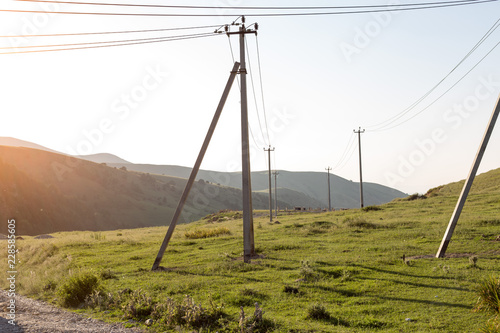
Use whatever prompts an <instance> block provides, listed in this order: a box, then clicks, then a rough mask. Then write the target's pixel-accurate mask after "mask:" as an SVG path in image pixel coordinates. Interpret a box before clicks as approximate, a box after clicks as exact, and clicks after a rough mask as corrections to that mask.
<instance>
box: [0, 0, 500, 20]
mask: <svg viewBox="0 0 500 333" xmlns="http://www.w3.org/2000/svg"><path fill="white" fill-rule="evenodd" d="M497 1H499V0H474V1H469V2H458V3H451V2H449V3H440V4H433V5H427V6H421V7H411V8H408V7H404V8H392V7H386V8H384V9H373V10H351V11H336V12H308V13H261V14H258V13H256V14H251V13H248V14H243V16H247V17H284V16H321V15H346V14H369V13H380V12H401V11H409V10H421V9H436V8H447V7H457V6H468V5H477V4H483V3H490V2H497ZM0 12H5V13H41V14H63V15H98V16H145V17H230V16H234V15H235V14H223V13H220V14H185V13H177V14H173V13H170V14H167V13H110V12H107V13H105V12H61V11H42V10H19V9H0Z"/></svg>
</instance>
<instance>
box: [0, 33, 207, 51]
mask: <svg viewBox="0 0 500 333" xmlns="http://www.w3.org/2000/svg"><path fill="white" fill-rule="evenodd" d="M209 35H213V34H212V33H201V34H191V35H179V36H163V37H151V38H138V39H125V40H113V41H99V42H83V43H70V44H53V45H29V46H8V47H0V50H4V49H26V48H50V47H68V46H83V45H100V44H116V43H131V42H143V41H155V40H165V41H166V40H169V39H175V40H177V39H178V38H182V37H206V36H209Z"/></svg>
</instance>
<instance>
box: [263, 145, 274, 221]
mask: <svg viewBox="0 0 500 333" xmlns="http://www.w3.org/2000/svg"><path fill="white" fill-rule="evenodd" d="M264 151H267V159H268V160H269V171H268V174H269V222H273V199H272V198H273V193H272V190H271V189H272V184H271V152H272V151H274V148H273V149H271V146H269V148H267V149H266V148H264Z"/></svg>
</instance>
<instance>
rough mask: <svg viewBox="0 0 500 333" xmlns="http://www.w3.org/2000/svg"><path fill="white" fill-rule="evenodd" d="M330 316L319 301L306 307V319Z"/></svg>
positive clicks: (323, 318) (321, 318) (320, 318)
mask: <svg viewBox="0 0 500 333" xmlns="http://www.w3.org/2000/svg"><path fill="white" fill-rule="evenodd" d="M330 318H331V315H330V313H329V312H328V311H327V310H326V308H325V307H324V306H323V305H321V304H319V303H315V304H313V305H311V306H310V307H309V308H308V309H307V317H306V319H315V320H329V319H330Z"/></svg>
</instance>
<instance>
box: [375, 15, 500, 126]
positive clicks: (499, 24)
mask: <svg viewBox="0 0 500 333" xmlns="http://www.w3.org/2000/svg"><path fill="white" fill-rule="evenodd" d="M498 27H500V19H498V20H497V21H496V22H495V23H494V24H493V25H492V26H491V27H490V29H489V30H488V31H487V32H486V33H485V34H484V35H483V36H482V37H481V39H480V40H479V41H478V42H477V43H476V44H475V45H474V46H473V47H472V49H471V50H470V51H469V52H468V53H467V54H466V55H465V56H464V57H463V58H462V59H461V60H460V61H459V62H458V64H457V65H455V66H454V67H453V68H452V69H451V71H450V72H448V74H446V75H445V76H444V77H443V78H442V79H441V80H440V81H439V82H438V83H437V84H435V85H434V86H433V87H432V88H431V89H430V90H429V91H427V92H426V93H425V94H424V95H422V96H421V97H420V98H419V99H417V100H416V101H415V102H413V103H412V104H411V105H410V106H408V107H407V108H406V109H404V110H403V111H401V112H399V113H398V114H396V115H394V116H392V117H390V118H389V119H387V120H385V121H383V122H381V123H378V124H375V125H372V126H368V130H369V131H371V132H378V131H385V130H389V129H392V128H395V127H397V126H400V125H402V124H404V123H406V122H407V121H409V120H410V119H413V118H415V117H416V116H417V115H419V114H421V113H422V112H423V111H425V110H427V109H428V108H429V107H430V106H431V105H433V104H434V103H435V102H437V100H439V99H440V98H441V97H442V96H444V95H445V94H446V93H447V92H448V91H450V90H451V88H453V87H455V86H456V85H457V84H458V83H459V82H460V81H461V80H462V79H463V78H464V77H465V76H466V75H467V74H468V73H470V72H471V71H472V69H474V68H475V67H477V66H478V65H479V63H480V62H482V61H483V59H484V58H486V56H487V55H489V54H490V53H491V52H492V51H493V49H495V48H496V47H497V46H498V44H497V45H495V46H494V47H493V49H491V50H490V51H489V52H488V53H487V54H486V56H484V57H483V58H482V59H481V60H480V61H479V62H478V63H476V65H474V66H473V67H472V69H471V70H469V71H468V72H467V73H466V74H465V75H464V76H462V77H461V78H460V79H459V80H458V81H457V82H455V84H453V85H452V87H451V88H449V89H448V90H446V92H445V93H444V94H442V95H440V97H438V98H437V99H435V100H434V101H433V102H432V103H431V104H429V105H427V106H426V107H425V108H424V109H422V110H420V111H419V112H417V113H416V114H414V115H413V116H411V117H410V118H407V119H405V120H403V121H401V122H399V123H398V124H396V125H393V126H390V127H388V126H389V125H391V124H393V123H395V122H396V121H398V120H399V119H401V118H402V117H404V116H405V115H407V114H408V113H409V112H410V111H412V110H413V109H415V107H416V106H417V105H419V104H420V103H421V102H423V101H424V100H425V98H427V97H428V96H429V95H430V94H431V93H432V92H433V91H434V90H436V89H437V88H438V87H439V86H440V85H441V84H442V83H443V82H444V81H445V80H446V79H447V78H448V77H449V76H450V75H451V74H452V73H453V72H454V71H455V70H456V69H457V68H458V67H459V66H460V65H461V64H462V63H464V62H465V60H467V59H468V58H469V57H470V56H471V55H472V54H473V53H474V52H475V51H476V50H477V49H478V48H479V46H481V44H483V43H484V41H485V40H486V39H488V37H490V36H491V34H492V33H493V32H494V31H495V30H496V29H497V28H498ZM370 127H373V129H370Z"/></svg>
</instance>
